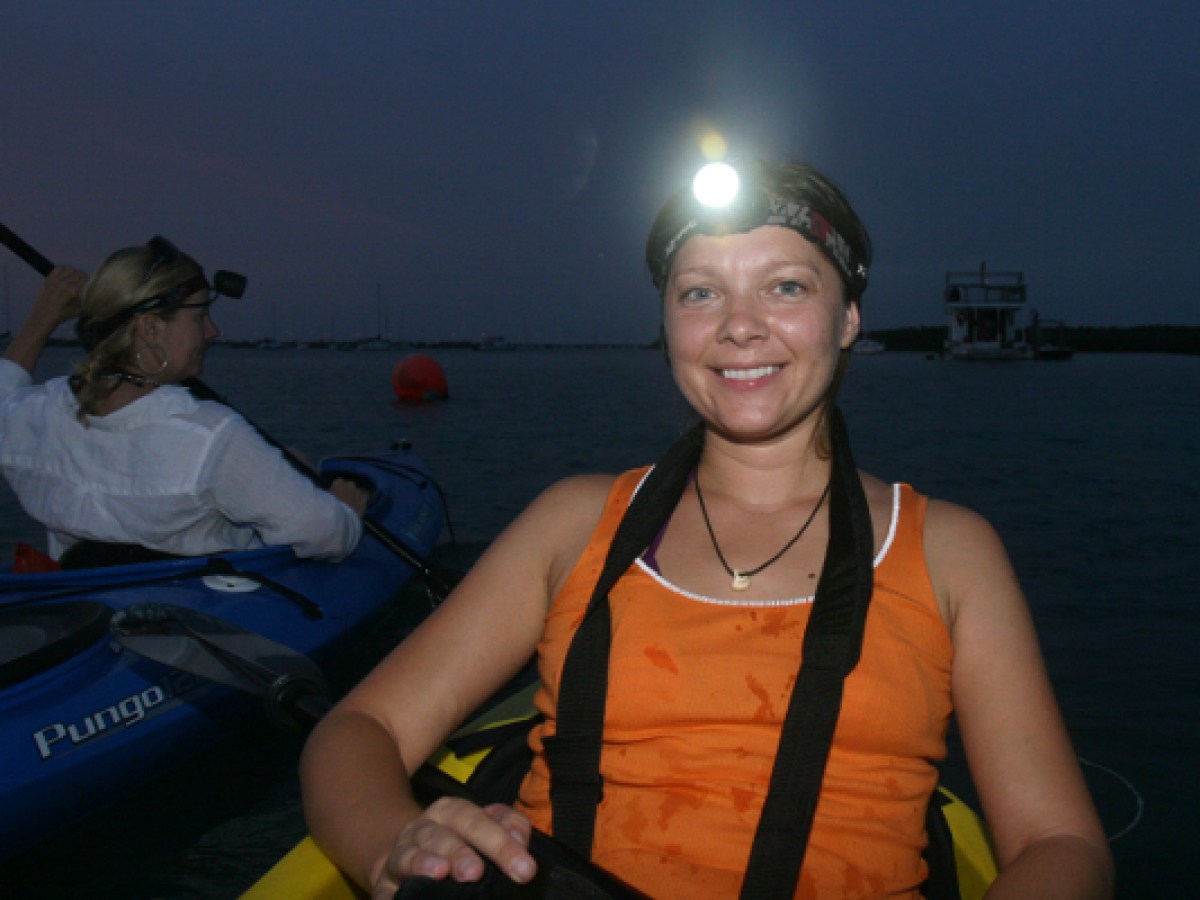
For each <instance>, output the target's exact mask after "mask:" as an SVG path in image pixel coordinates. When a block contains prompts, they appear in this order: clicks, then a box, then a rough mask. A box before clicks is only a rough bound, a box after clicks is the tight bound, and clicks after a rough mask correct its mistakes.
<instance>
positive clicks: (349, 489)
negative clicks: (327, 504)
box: [329, 478, 371, 519]
mask: <svg viewBox="0 0 1200 900" xmlns="http://www.w3.org/2000/svg"><path fill="white" fill-rule="evenodd" d="M329 493H331V494H333V496H335V497H337V498H338V499H339V500H341V501H342V502H343V503H345V504H346V505H347V506H348V507H350V508H351V509H352V510H354V512H355V513H357V515H358V517H359V518H360V519H361V518H362V517H363V515H365V514H366V511H367V505H368V504H369V503H370V502H371V494H370V492H369V491H366V490H363V489H362V488H360V487H359V486H358V485H357V484H355V483H354V482H353V481H351V480H350V479H349V478H335V479H334V481H333V484H331V485H330V486H329Z"/></svg>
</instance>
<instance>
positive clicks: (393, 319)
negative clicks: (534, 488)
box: [0, 0, 1200, 341]
mask: <svg viewBox="0 0 1200 900" xmlns="http://www.w3.org/2000/svg"><path fill="white" fill-rule="evenodd" d="M1198 45H1200V6H1198V5H1197V4H1196V3H1195V0H1180V2H1157V0H1151V2H1142V3H1132V2H1130V3H1115V2H1092V3H1059V2H1049V0H1045V2H1041V3H1031V2H1005V3H999V2H978V0H977V2H971V3H957V2H941V3H934V2H920V0H918V2H861V0H858V2H836V3H835V2H799V0H786V2H756V0H742V2H739V3H728V4H725V3H707V4H706V3H696V2H682V0H671V2H662V3H654V2H649V0H645V2H629V3H625V2H588V0H541V2H496V0H494V2H482V0H480V2H474V3H460V2H441V0H438V2H408V0H405V2H394V3H333V2H328V3H316V2H311V0H290V2H279V3H259V2H247V0H237V2H203V3H182V2H179V3H170V2H160V3H133V2H100V0H95V2H83V0H76V2H54V0H38V2H25V0H17V2H14V0H8V2H6V3H5V4H4V7H3V11H2V12H0V221H2V222H4V223H5V224H7V225H8V226H9V227H10V228H12V229H13V230H14V231H16V232H18V233H19V234H22V235H23V236H24V237H25V238H26V239H27V240H29V241H30V242H31V243H32V244H34V245H35V246H37V247H38V248H39V249H41V250H42V251H43V252H44V253H45V254H46V255H47V256H49V257H50V258H51V259H54V260H56V261H59V262H70V263H73V264H76V265H79V266H82V267H84V268H87V269H89V270H90V269H92V268H94V267H95V266H96V265H97V264H98V263H99V262H100V261H101V260H102V259H103V258H104V257H105V256H106V255H107V254H108V253H109V252H110V251H112V250H114V249H116V248H117V247H120V246H125V245H127V244H133V243H141V242H144V241H145V240H147V239H148V238H149V237H150V236H151V235H153V234H155V233H160V232H161V233H163V234H165V235H167V236H168V237H170V238H172V239H173V240H174V241H175V242H176V243H177V244H179V245H180V246H181V247H182V248H183V249H185V250H187V251H188V252H190V253H192V254H193V255H194V256H196V257H197V258H198V259H199V260H200V261H201V262H202V263H204V264H205V265H206V267H208V268H209V269H210V270H211V269H213V268H231V269H235V270H239V271H243V272H245V273H247V274H248V275H249V276H250V290H249V292H248V293H247V296H246V298H245V299H243V300H241V301H222V303H221V304H220V305H219V306H218V308H217V310H216V318H217V321H218V323H219V324H220V325H221V326H222V328H223V329H224V331H225V333H226V334H227V335H228V336H230V337H233V338H249V337H259V336H262V335H264V334H266V333H267V332H268V331H270V330H271V329H272V327H274V330H275V332H276V336H277V337H279V338H281V339H286V338H289V337H294V338H300V339H309V338H318V337H334V338H348V337H353V336H361V335H366V334H373V333H374V332H376V330H378V329H379V328H380V327H382V328H383V329H384V330H385V331H387V332H389V333H391V334H392V335H393V336H395V337H404V338H409V339H444V338H475V337H479V336H480V335H483V334H503V335H505V336H506V337H507V338H508V339H509V340H510V341H540V340H547V341H577V340H583V341H591V340H613V341H644V340H650V339H651V338H653V337H654V335H655V334H656V332H657V327H658V308H657V298H656V297H655V295H654V292H653V289H652V287H651V286H650V283H649V279H648V277H647V276H646V274H645V271H644V268H643V263H642V249H643V241H644V238H645V234H646V231H647V229H648V227H649V223H650V221H651V219H652V218H653V216H654V213H655V212H656V210H657V208H658V206H659V205H660V204H661V202H662V201H663V200H664V199H665V198H666V197H667V196H668V194H669V193H670V192H671V191H672V190H674V189H675V188H676V187H677V186H678V185H680V184H682V183H684V181H685V180H686V179H687V178H688V177H690V173H691V170H692V168H693V167H694V165H695V164H696V163H697V162H698V161H699V160H700V158H701V155H700V147H699V137H700V136H701V135H702V134H706V133H709V132H717V133H719V134H720V135H722V136H723V137H724V139H725V140H726V142H727V145H728V147H729V149H730V151H731V152H733V153H736V154H739V155H743V156H764V157H768V158H782V157H800V158H805V159H808V160H810V161H812V162H814V163H816V164H817V165H818V166H820V167H822V168H824V169H825V170H826V171H827V172H828V173H829V174H831V175H832V176H833V177H834V179H835V180H836V181H838V182H839V183H840V184H841V185H842V187H843V188H844V189H845V190H846V191H847V193H848V194H849V195H850V197H851V199H852V200H853V201H854V202H855V204H856V206H857V207H858V209H859V212H860V214H861V215H862V216H863V218H864V219H865V220H866V222H867V225H868V227H869V228H870V230H871V232H872V236H873V238H874V241H875V247H876V265H875V267H874V270H873V272H872V283H871V289H870V290H869V291H868V293H867V295H866V300H865V309H864V314H865V316H866V326H867V327H868V328H871V327H877V328H885V327H897V326H902V325H916V324H940V323H941V322H942V319H943V314H942V307H941V294H942V286H943V279H944V274H945V272H946V270H948V269H967V268H975V267H977V266H978V265H979V263H980V261H982V260H986V261H987V263H988V266H989V267H990V268H993V269H1023V270H1024V271H1025V273H1026V277H1027V280H1028V281H1029V283H1030V285H1031V287H1030V292H1031V293H1030V301H1031V304H1032V305H1034V306H1036V307H1037V308H1038V309H1039V311H1040V312H1041V313H1042V315H1043V316H1044V317H1048V318H1064V319H1066V320H1067V321H1068V322H1070V323H1072V324H1088V325H1128V324H1136V323H1175V324H1198V323H1200V302H1198V299H1197V288H1196V284H1195V282H1196V273H1197V268H1198V267H1197V253H1196V246H1197V241H1198V239H1200V176H1198V175H1197V166H1198V165H1200V50H1198V49H1197V46H1198ZM0 261H2V262H3V265H4V271H5V275H6V278H7V283H8V286H9V289H10V293H11V300H10V303H9V305H10V306H11V308H12V313H13V315H15V316H17V317H19V316H21V315H23V313H24V310H25V308H26V307H27V305H28V302H29V299H30V298H31V295H32V292H33V290H34V289H35V287H36V284H37V280H36V278H35V276H34V275H33V274H32V272H31V271H30V270H28V269H27V268H26V267H25V266H24V265H23V264H22V263H20V262H19V261H18V260H16V258H15V257H12V256H11V255H8V254H7V253H6V252H5V253H4V254H3V255H0ZM377 286H378V287H377ZM377 298H381V299H382V301H383V302H382V303H378V302H377ZM381 306H382V307H383V308H384V309H385V314H384V316H380V314H379V309H380V307H381ZM0 315H4V316H5V321H4V324H3V325H2V326H0V330H3V328H6V327H8V322H7V315H8V312H7V310H0ZM381 320H382V321H383V325H382V326H381V325H380V322H381Z"/></svg>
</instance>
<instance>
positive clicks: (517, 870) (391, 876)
mask: <svg viewBox="0 0 1200 900" xmlns="http://www.w3.org/2000/svg"><path fill="white" fill-rule="evenodd" d="M530 832H531V827H530V824H529V820H528V819H527V818H525V816H523V815H522V814H521V813H519V812H517V811H516V810H515V809H513V808H512V807H511V806H505V805H504V804H502V803H493V804H491V805H490V806H485V807H482V808H481V807H479V806H476V805H475V804H474V803H470V802H469V801H466V800H458V799H454V798H450V797H443V798H442V799H440V800H437V801H435V802H434V803H432V804H431V805H430V806H429V808H428V809H426V810H425V811H424V812H423V813H422V814H421V815H420V816H418V817H417V818H415V819H413V820H412V821H411V822H409V823H408V824H407V825H405V826H404V828H403V829H402V830H401V832H400V834H399V835H398V836H397V838H396V843H395V845H394V846H393V848H392V852H391V853H390V854H389V856H388V858H387V859H386V860H385V861H384V864H383V869H382V871H380V872H379V873H377V875H376V876H375V877H374V878H373V879H372V885H371V896H372V898H374V900H391V898H392V897H393V896H394V894H395V892H396V890H397V889H398V888H399V886H400V883H401V882H402V881H403V880H404V879H405V878H408V877H410V876H414V875H423V876H425V877H426V878H435V879H442V878H452V879H454V880H455V881H462V882H471V881H478V880H479V879H480V878H482V877H483V873H484V861H483V860H484V858H485V857H486V858H487V859H489V860H491V861H492V862H493V863H495V864H496V865H497V866H498V867H499V868H500V870H501V871H502V872H504V874H506V875H507V876H508V877H509V878H511V879H512V880H513V881H516V882H520V883H525V882H527V881H529V880H530V879H532V878H533V876H534V872H535V871H536V864H535V863H534V860H533V857H532V856H531V855H530V854H529V852H528V849H527V848H528V846H529V835H530Z"/></svg>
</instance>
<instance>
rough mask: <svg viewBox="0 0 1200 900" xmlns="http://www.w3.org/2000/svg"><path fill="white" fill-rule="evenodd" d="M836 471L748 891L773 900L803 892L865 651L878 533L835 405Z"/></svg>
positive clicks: (745, 890)
mask: <svg viewBox="0 0 1200 900" xmlns="http://www.w3.org/2000/svg"><path fill="white" fill-rule="evenodd" d="M829 436H830V442H831V446H832V451H833V452H832V455H833V460H832V463H833V471H832V472H831V473H830V489H829V543H828V545H827V547H826V550H825V564H824V566H823V568H822V570H821V578H820V580H819V581H818V582H817V595H816V599H815V600H814V605H813V610H812V614H811V617H810V618H809V620H808V628H807V629H806V631H805V633H804V644H803V650H802V660H801V666H800V672H799V674H798V675H797V676H796V685H795V687H794V688H793V689H792V696H791V699H790V701H789V702H788V711H787V717H786V718H785V719H784V722H783V729H782V733H781V735H780V738H779V750H778V751H777V752H776V754H775V766H774V768H773V769H772V771H771V782H770V786H769V788H768V790H767V799H766V803H765V804H764V805H763V811H762V817H761V818H760V819H759V821H758V829H757V830H756V831H755V834H754V845H753V846H752V847H751V850H750V862H749V865H748V866H747V868H746V877H745V879H744V881H743V882H742V891H741V896H742V897H746V898H754V900H766V898H773V897H779V898H788V897H792V896H793V895H794V894H795V892H796V883H797V881H798V879H799V877H800V867H801V865H802V864H803V862H804V853H805V850H806V849H807V848H808V834H809V831H810V830H811V828H812V820H813V814H814V813H815V812H816V808H817V799H818V797H819V796H820V794H821V781H822V779H823V778H824V775H825V762H826V760H827V759H828V758H829V748H830V746H831V745H832V743H833V730H834V727H835V726H836V725H837V720H838V713H839V712H840V710H841V705H842V686H843V682H844V681H845V679H846V676H847V675H849V674H850V672H851V671H852V670H853V669H854V667H855V666H856V665H857V664H858V659H859V656H860V655H861V652H862V639H863V630H864V628H865V625H866V619H867V607H868V606H869V605H870V602H871V593H872V590H873V588H874V577H875V573H874V535H873V533H872V529H871V513H870V509H869V508H868V506H867V498H866V495H865V494H864V493H863V489H862V480H861V479H860V478H859V476H858V470H857V468H856V467H855V465H854V459H853V457H852V456H851V455H850V441H849V438H848V436H847V435H846V426H845V423H844V422H843V421H842V417H841V415H840V413H839V412H838V410H837V408H836V407H833V408H831V409H830V417H829Z"/></svg>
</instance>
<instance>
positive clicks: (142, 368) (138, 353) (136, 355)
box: [133, 347, 169, 376]
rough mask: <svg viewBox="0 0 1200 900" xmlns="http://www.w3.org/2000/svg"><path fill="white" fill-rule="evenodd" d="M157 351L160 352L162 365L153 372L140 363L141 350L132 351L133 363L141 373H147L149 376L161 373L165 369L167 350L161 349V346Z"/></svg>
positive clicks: (167, 358)
mask: <svg viewBox="0 0 1200 900" xmlns="http://www.w3.org/2000/svg"><path fill="white" fill-rule="evenodd" d="M158 352H159V353H161V354H162V365H161V366H159V367H158V368H157V369H155V370H154V371H153V372H151V371H150V370H149V369H147V368H146V367H145V366H144V365H143V364H142V351H141V350H136V351H134V354H133V362H134V365H136V366H137V367H138V369H139V370H140V371H141V373H142V374H143V375H149V376H153V375H161V374H162V373H163V372H164V371H165V370H166V368H167V362H168V360H169V357H168V355H167V351H166V350H164V349H162V348H161V347H159V348H158Z"/></svg>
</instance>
